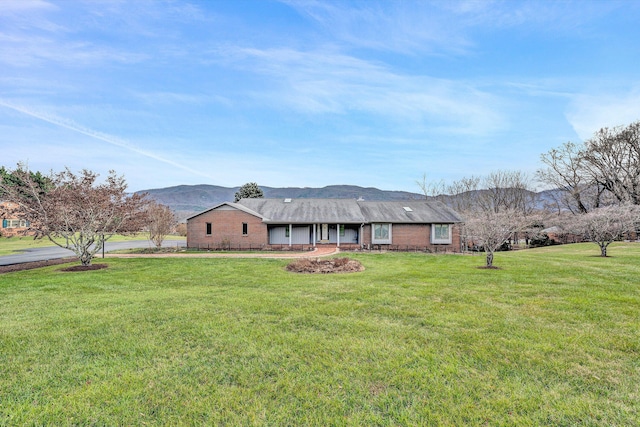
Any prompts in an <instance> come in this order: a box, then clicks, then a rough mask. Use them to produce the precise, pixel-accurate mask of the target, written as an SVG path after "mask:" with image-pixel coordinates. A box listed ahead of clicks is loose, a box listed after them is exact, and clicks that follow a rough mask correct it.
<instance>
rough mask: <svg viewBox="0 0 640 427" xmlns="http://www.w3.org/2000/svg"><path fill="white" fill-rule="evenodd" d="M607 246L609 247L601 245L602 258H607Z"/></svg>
mask: <svg viewBox="0 0 640 427" xmlns="http://www.w3.org/2000/svg"><path fill="white" fill-rule="evenodd" d="M607 246H609V245H600V256H603V257H606V256H607Z"/></svg>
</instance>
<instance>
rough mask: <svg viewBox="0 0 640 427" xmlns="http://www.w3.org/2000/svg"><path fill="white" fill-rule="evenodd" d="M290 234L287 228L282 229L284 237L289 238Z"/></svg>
mask: <svg viewBox="0 0 640 427" xmlns="http://www.w3.org/2000/svg"><path fill="white" fill-rule="evenodd" d="M290 233H291V230H290V229H289V226H288V225H287V226H285V227H284V237H289V234H290Z"/></svg>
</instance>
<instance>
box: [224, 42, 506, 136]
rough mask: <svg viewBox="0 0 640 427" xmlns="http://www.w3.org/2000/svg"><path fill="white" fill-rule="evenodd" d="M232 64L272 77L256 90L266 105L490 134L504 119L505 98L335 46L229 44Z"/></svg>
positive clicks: (463, 83) (311, 112)
mask: <svg viewBox="0 0 640 427" xmlns="http://www.w3.org/2000/svg"><path fill="white" fill-rule="evenodd" d="M219 53H220V54H222V55H223V56H224V57H225V58H226V60H228V61H229V62H230V63H231V66H235V67H239V68H242V69H243V70H244V71H249V72H253V73H258V74H261V75H264V76H268V77H271V79H272V80H271V82H270V85H268V86H263V87H261V88H260V89H255V88H254V89H253V92H251V95H252V96H253V97H254V98H257V99H261V101H262V103H263V104H265V105H280V107H281V108H285V109H294V110H296V111H299V112H305V113H310V114H325V113H331V114H346V113H349V112H356V113H357V112H360V113H366V114H373V115H376V116H378V117H382V118H385V119H388V120H392V121H402V122H411V123H412V124H414V125H418V126H420V125H425V126H426V125H429V124H430V125H432V127H431V129H432V130H434V129H435V128H436V125H433V123H434V122H436V121H437V122H438V125H437V127H438V128H440V130H444V129H445V128H446V130H447V131H451V132H454V133H467V132H474V133H476V134H478V133H480V134H481V133H486V132H491V131H492V130H495V129H496V128H499V127H500V126H502V125H503V124H504V120H503V118H502V115H501V113H500V108H501V107H500V102H501V101H500V99H499V98H498V97H496V96H493V95H491V94H489V93H486V92H483V91H482V90H481V89H480V88H478V87H475V86H474V85H473V84H471V83H467V82H457V81H453V80H447V79H438V78H433V77H429V76H424V75H406V74H400V73H397V72H394V71H393V70H391V69H389V68H388V67H387V66H385V65H384V64H380V63H374V62H370V61H366V60H362V59H358V58H355V57H352V56H349V55H345V54H342V53H339V52H332V51H315V52H303V51H298V50H293V49H264V50H261V49H255V48H235V49H233V48H227V49H225V50H224V51H221V52H219Z"/></svg>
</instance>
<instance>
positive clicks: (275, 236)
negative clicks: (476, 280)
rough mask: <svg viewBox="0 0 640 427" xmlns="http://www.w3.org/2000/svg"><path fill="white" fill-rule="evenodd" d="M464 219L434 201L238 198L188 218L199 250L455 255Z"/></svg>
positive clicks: (193, 242)
mask: <svg viewBox="0 0 640 427" xmlns="http://www.w3.org/2000/svg"><path fill="white" fill-rule="evenodd" d="M461 221H462V219H461V218H460V217H459V216H458V214H457V213H456V212H454V211H453V210H451V209H450V208H448V207H447V206H445V205H444V204H442V203H441V202H438V201H426V200H408V201H402V202H383V201H362V200H355V199H242V200H240V201H239V202H237V203H231V202H225V203H221V204H219V205H217V206H214V207H212V208H210V209H207V210H206V211H204V212H200V213H198V214H196V215H193V216H191V217H190V218H187V246H188V247H190V248H200V249H221V248H229V249H232V248H237V249H277V248H281V249H287V248H291V249H310V248H313V247H315V246H317V245H323V244H333V245H336V246H338V247H341V248H344V249H359V248H380V249H390V250H427V251H433V252H436V251H437V252H459V251H460V247H461V246H460V229H459V223H460V222H461Z"/></svg>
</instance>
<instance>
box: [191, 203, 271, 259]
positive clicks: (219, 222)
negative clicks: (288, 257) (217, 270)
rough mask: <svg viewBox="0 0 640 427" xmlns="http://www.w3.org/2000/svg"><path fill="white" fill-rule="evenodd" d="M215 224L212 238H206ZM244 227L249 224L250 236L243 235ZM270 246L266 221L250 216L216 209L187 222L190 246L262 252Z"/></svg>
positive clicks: (209, 236)
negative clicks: (252, 249)
mask: <svg viewBox="0 0 640 427" xmlns="http://www.w3.org/2000/svg"><path fill="white" fill-rule="evenodd" d="M207 223H211V235H207V234H206V230H207ZM242 223H246V224H247V229H248V230H247V231H248V233H247V235H243V234H242ZM267 243H268V235H267V226H266V224H263V223H262V219H260V218H258V217H255V216H253V215H250V214H248V213H246V212H243V211H240V210H236V209H231V210H222V209H215V210H212V211H209V212H206V213H203V214H201V215H198V216H196V217H194V218H191V219H190V220H188V221H187V246H188V247H190V248H201V249H204V248H211V249H216V248H220V247H222V246H224V245H230V247H231V248H234V247H236V248H238V247H242V248H249V247H252V248H261V247H262V246H265V245H266V244H267Z"/></svg>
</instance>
